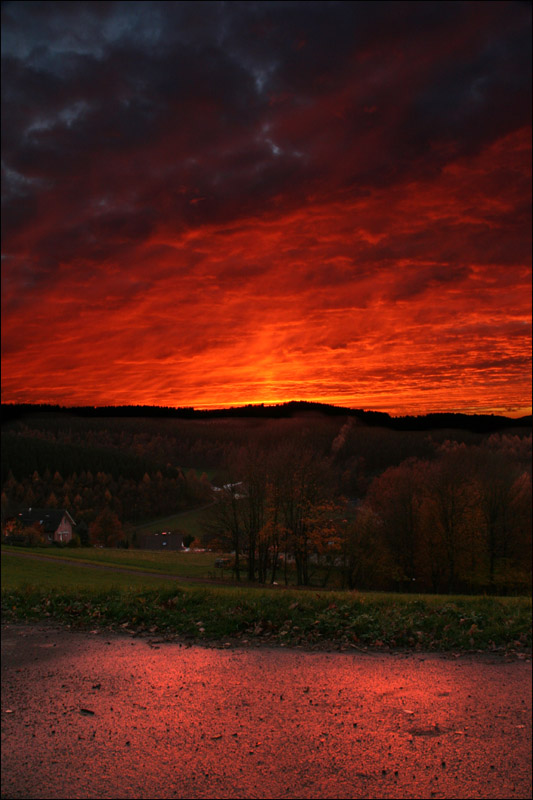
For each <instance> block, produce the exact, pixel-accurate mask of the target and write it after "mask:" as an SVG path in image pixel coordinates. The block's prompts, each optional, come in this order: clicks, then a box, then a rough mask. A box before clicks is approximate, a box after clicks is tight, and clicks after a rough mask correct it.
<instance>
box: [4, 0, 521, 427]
mask: <svg viewBox="0 0 533 800" xmlns="http://www.w3.org/2000/svg"><path fill="white" fill-rule="evenodd" d="M530 37H531V5H530V4H529V3H519V2H503V3H500V2H465V3H463V2H453V3H452V2H442V3H441V2H413V3H402V2H391V3H388V2H375V3H351V2H339V3H334V2H333V3H325V2H324V3H323V2H309V3H307V2H297V3H289V2H287V3H285V2H258V3H255V2H247V3H237V2H234V3H217V2H214V3H210V2H202V3H198V2H192V3H188V2H179V3H159V2H146V3H145V2H131V3H130V2H118V3H113V2H111V3H108V2H105V3H97V2H89V3H85V2H61V3H48V2H39V3H31V2H24V3H20V2H6V3H2V40H3V41H2V84H3V85H2V101H3V113H2V120H3V126H2V128H3V130H2V189H3V198H2V202H3V211H2V223H3V250H2V401H3V402H34V403H37V402H45V403H60V404H62V405H67V406H68V405H80V404H81V405H87V404H90V405H109V404H154V405H165V406H166V405H169V406H196V407H199V408H201V407H209V406H215V407H224V406H231V405H242V404H246V403H260V402H264V403H276V402H283V401H286V400H315V401H322V402H327V403H334V404H337V405H343V406H351V407H354V408H366V409H374V410H381V411H388V412H390V413H392V414H402V413H411V414H423V413H426V412H429V411H461V412H467V413H468V412H480V413H487V412H489V413H490V412H494V413H503V414H507V415H510V416H520V415H522V414H524V413H527V412H528V411H529V410H530V407H531V262H530V259H531V216H530V215H531V208H530V198H531V169H530V163H531V162H530V159H531V116H530V115H531V80H530V77H531V52H530Z"/></svg>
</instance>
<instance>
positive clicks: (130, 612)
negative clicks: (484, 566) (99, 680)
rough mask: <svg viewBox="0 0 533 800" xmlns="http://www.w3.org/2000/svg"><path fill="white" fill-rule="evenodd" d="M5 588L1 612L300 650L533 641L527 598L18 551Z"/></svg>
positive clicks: (524, 645)
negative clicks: (169, 570) (193, 580)
mask: <svg viewBox="0 0 533 800" xmlns="http://www.w3.org/2000/svg"><path fill="white" fill-rule="evenodd" d="M151 555H154V556H159V557H161V556H162V555H163V554H151ZM166 555H167V554H164V556H165V557H166ZM2 587H3V589H2V612H3V616H4V619H42V618H46V617H48V618H51V619H54V620H58V621H62V622H67V623H68V624H70V625H73V626H74V625H75V626H79V627H84V628H86V627H95V626H98V625H100V626H105V627H111V628H120V627H122V628H123V629H128V630H131V631H138V632H141V631H150V632H152V633H153V632H155V631H157V632H158V634H163V635H179V636H182V637H183V636H185V637H187V638H189V639H194V640H199V641H224V640H227V639H228V638H229V639H230V640H233V641H234V640H238V641H241V642H248V641H258V642H259V641H260V642H264V643H269V644H286V645H296V646H303V647H319V646H324V645H327V646H332V645H333V646H337V647H343V648H349V647H368V646H370V647H378V648H383V647H392V648H411V649H419V650H453V651H467V650H480V651H495V650H502V651H517V652H524V651H527V650H528V649H529V648H530V647H531V599H530V598H492V597H451V596H432V595H420V596H415V595H392V594H378V593H370V592H368V593H366V592H365V593H357V592H327V593H319V592H315V591H306V590H292V589H288V590H285V589H279V590H277V591H276V590H267V589H259V588H257V589H255V588H252V589H250V588H239V587H227V588H226V587H215V586H207V587H201V588H198V587H192V586H186V585H182V586H180V585H179V583H177V582H176V583H169V582H167V581H165V580H163V579H161V578H156V577H155V576H154V577H153V578H151V577H147V576H141V575H139V576H135V575H131V574H130V575H119V574H118V573H117V574H114V575H113V574H111V573H108V572H104V571H102V572H100V571H99V570H89V569H87V568H84V567H81V566H80V567H77V566H75V565H69V564H66V563H65V564H61V563H57V562H53V561H49V562H37V561H33V560H30V559H24V560H23V559H14V558H5V559H3V560H2Z"/></svg>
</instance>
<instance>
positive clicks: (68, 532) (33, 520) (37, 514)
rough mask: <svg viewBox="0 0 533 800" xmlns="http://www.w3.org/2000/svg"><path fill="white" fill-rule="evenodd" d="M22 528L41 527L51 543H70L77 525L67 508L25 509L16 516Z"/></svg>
mask: <svg viewBox="0 0 533 800" xmlns="http://www.w3.org/2000/svg"><path fill="white" fill-rule="evenodd" d="M14 519H15V521H16V522H18V523H20V525H21V526H22V528H33V527H34V526H35V525H40V526H41V528H42V531H43V533H44V535H45V536H46V537H47V539H48V541H50V542H58V543H61V544H66V543H67V542H70V540H71V539H72V535H73V528H74V526H75V525H76V523H75V522H74V520H73V519H72V517H71V516H70V514H69V513H68V511H67V509H66V508H23V509H22V511H19V513H18V514H16V516H15V518H14Z"/></svg>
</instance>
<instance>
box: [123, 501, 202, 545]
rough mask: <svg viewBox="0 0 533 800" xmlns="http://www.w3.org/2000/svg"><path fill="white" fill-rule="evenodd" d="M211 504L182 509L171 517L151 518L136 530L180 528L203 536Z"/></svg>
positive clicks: (144, 531)
mask: <svg viewBox="0 0 533 800" xmlns="http://www.w3.org/2000/svg"><path fill="white" fill-rule="evenodd" d="M210 514H211V506H207V507H205V506H202V507H201V508H193V509H191V510H190V511H182V512H180V513H179V514H173V515H172V516H170V517H161V518H159V519H155V520H150V521H149V522H145V523H142V524H141V525H136V526H135V530H136V531H138V532H139V533H152V532H153V533H159V532H161V531H163V530H180V531H182V532H183V533H185V534H187V533H188V534H191V535H192V536H195V537H197V538H201V536H202V534H203V533H204V530H205V526H206V524H207V523H208V522H209V519H210Z"/></svg>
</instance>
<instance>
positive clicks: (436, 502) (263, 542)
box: [1, 404, 531, 592]
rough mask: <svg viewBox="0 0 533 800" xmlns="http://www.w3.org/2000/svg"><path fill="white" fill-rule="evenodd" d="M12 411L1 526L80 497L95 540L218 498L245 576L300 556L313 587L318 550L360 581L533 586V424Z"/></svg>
mask: <svg viewBox="0 0 533 800" xmlns="http://www.w3.org/2000/svg"><path fill="white" fill-rule="evenodd" d="M252 408H255V409H256V411H257V413H255V412H254V413H252ZM8 409H9V410H10V413H8V414H6V415H3V420H4V422H3V426H2V462H1V466H2V521H3V522H4V521H5V520H6V519H9V518H10V516H12V515H13V514H15V513H16V512H17V511H18V510H19V509H20V508H22V507H29V506H31V507H60V508H67V509H68V510H69V512H70V513H71V514H72V516H73V517H74V518H75V520H76V522H77V523H78V525H77V530H78V533H79V534H81V538H82V539H83V540H85V541H88V531H89V530H90V528H91V526H94V525H95V520H97V519H98V518H99V517H101V515H102V513H104V512H107V513H109V512H112V513H113V514H114V515H115V517H116V518H118V520H120V522H121V523H122V524H124V525H125V526H127V525H128V524H130V525H135V524H138V523H139V522H141V521H143V520H148V519H151V518H156V517H159V516H165V515H170V514H173V513H176V512H178V511H181V510H185V509H188V508H194V507H195V506H199V505H202V504H206V503H208V502H213V501H216V502H213V515H212V516H213V519H212V524H210V525H208V526H206V530H205V535H204V543H205V544H209V543H211V545H212V546H218V547H220V548H222V549H226V550H232V551H235V553H236V564H235V566H236V572H237V575H238V576H239V577H241V576H244V577H247V578H248V579H250V580H259V581H273V580H276V581H280V580H283V576H284V572H285V571H286V570H287V569H288V568H289V565H290V568H291V569H294V570H295V571H296V574H297V579H298V582H299V583H301V584H306V583H309V580H310V574H311V571H312V567H313V564H316V563H317V561H320V563H321V564H323V565H326V566H328V565H329V567H330V568H331V574H332V576H334V577H335V580H337V581H338V582H339V585H344V586H346V587H349V588H384V589H385V588H386V589H388V588H397V589H402V590H406V589H409V590H412V589H416V590H420V591H439V592H442V591H491V592H496V591H497V592H517V591H518V592H523V591H529V590H530V587H531V533H530V532H531V425H530V424H528V423H530V420H529V419H524V420H520V421H516V420H508V419H506V418H499V417H482V418H478V417H472V418H469V417H466V416H465V415H431V416H430V417H426V418H424V417H415V418H406V417H404V418H401V420H400V422H398V421H397V420H396V421H395V420H393V419H392V418H390V417H388V415H383V417H386V418H387V419H384V418H383V417H382V416H381V415H378V416H377V417H376V416H373V415H372V412H366V414H367V416H366V417H365V416H361V414H359V413H357V412H352V411H351V410H347V409H336V408H334V407H322V406H317V405H316V404H286V406H285V407H274V409H273V410H270V409H267V408H265V407H249V409H248V410H244V411H243V410H242V409H240V412H241V415H240V416H237V415H236V414H235V413H233V412H234V411H237V410H230V411H231V412H232V413H223V414H219V415H218V416H217V415H216V414H214V412H209V413H207V414H202V413H200V414H199V415H196V414H195V413H193V410H178V411H181V412H182V413H181V414H179V415H178V414H175V413H174V410H173V411H172V413H169V414H165V413H163V412H164V410H162V409H159V410H157V409H156V410H155V411H154V413H153V414H146V415H144V416H135V415H133V413H131V414H130V413H129V411H130V410H131V409H130V407H127V409H128V410H127V411H125V410H124V409H123V410H122V411H123V413H117V414H114V415H107V416H101V415H100V413H99V412H100V411H101V410H94V411H98V413H89V411H87V410H82V411H87V413H75V412H74V411H73V410H72V409H69V410H68V411H67V410H64V409H60V408H50V407H39V408H35V407H33V408H32V407H20V406H19V407H16V411H15V407H8ZM267 412H268V413H267ZM137 413H139V410H138V409H137ZM379 420H381V423H382V424H378V421H379ZM469 421H470V424H468V422H469ZM451 423H454V424H451ZM208 475H209V478H210V480H209V479H208V477H207V476H208ZM213 484H214V485H216V486H217V488H218V491H214V490H213Z"/></svg>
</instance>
